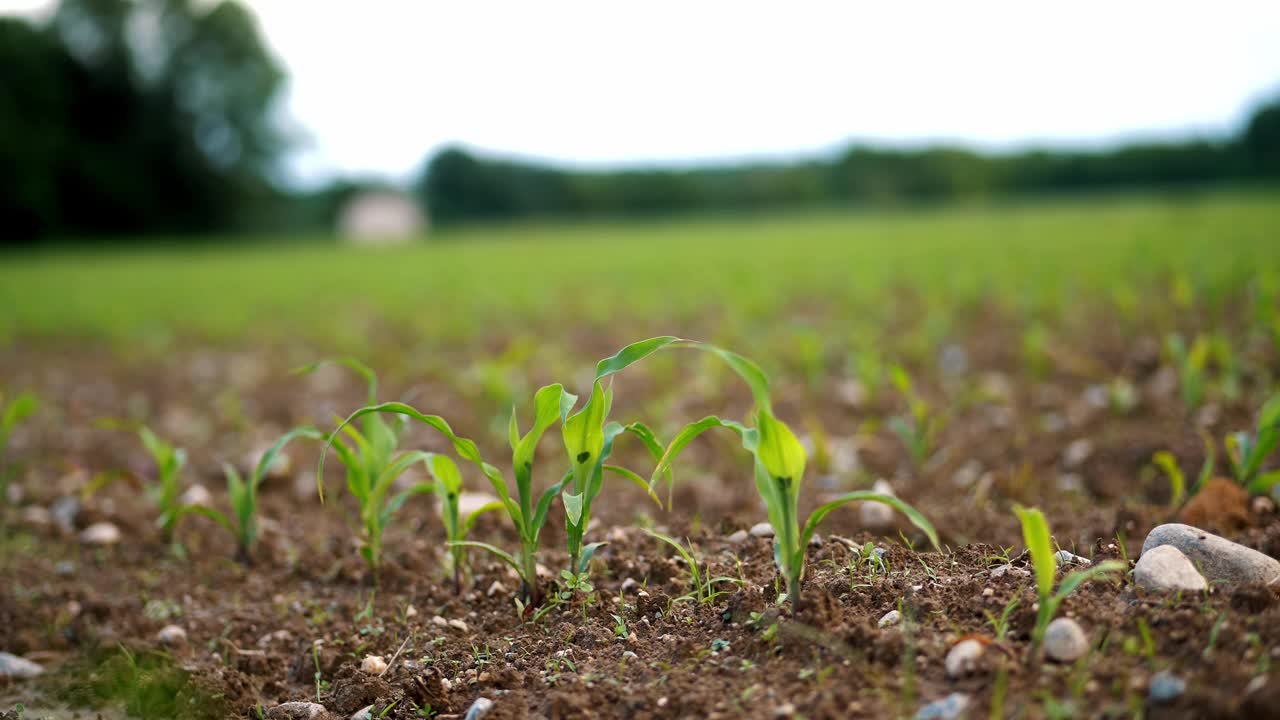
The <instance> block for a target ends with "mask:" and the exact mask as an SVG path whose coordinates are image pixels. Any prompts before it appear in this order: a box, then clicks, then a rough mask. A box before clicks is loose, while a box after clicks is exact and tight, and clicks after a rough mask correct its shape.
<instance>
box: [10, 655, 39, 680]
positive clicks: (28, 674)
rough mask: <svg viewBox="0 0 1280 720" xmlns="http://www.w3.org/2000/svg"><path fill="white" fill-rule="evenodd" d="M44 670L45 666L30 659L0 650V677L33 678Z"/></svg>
mask: <svg viewBox="0 0 1280 720" xmlns="http://www.w3.org/2000/svg"><path fill="white" fill-rule="evenodd" d="M43 672H44V668H42V667H40V666H39V665H38V664H36V663H33V662H31V661H30V660H28V659H26V658H23V657H18V656H17V655H11V654H9V653H7V652H0V678H18V679H23V678H33V677H35V676H37V675H39V674H41V673H43Z"/></svg>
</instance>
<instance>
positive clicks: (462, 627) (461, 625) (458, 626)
mask: <svg viewBox="0 0 1280 720" xmlns="http://www.w3.org/2000/svg"><path fill="white" fill-rule="evenodd" d="M449 627H451V628H453V629H454V630H458V631H461V632H467V631H468V628H467V624H466V623H465V622H463V621H461V620H458V619H457V618H454V619H453V620H450V621H449Z"/></svg>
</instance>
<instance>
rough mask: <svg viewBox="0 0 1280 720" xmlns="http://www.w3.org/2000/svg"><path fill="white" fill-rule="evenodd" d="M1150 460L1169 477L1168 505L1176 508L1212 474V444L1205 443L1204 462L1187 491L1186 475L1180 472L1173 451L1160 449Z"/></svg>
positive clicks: (1198, 489) (1180, 469) (1207, 480)
mask: <svg viewBox="0 0 1280 720" xmlns="http://www.w3.org/2000/svg"><path fill="white" fill-rule="evenodd" d="M1151 462H1152V463H1153V464H1154V465H1155V466H1156V467H1158V468H1160V470H1162V471H1163V472H1164V474H1165V477H1167V478H1169V507H1171V508H1178V507H1181V506H1182V503H1183V501H1184V500H1186V499H1187V498H1189V497H1191V496H1192V495H1195V494H1196V493H1197V492H1199V491H1200V488H1202V487H1204V484H1205V483H1207V482H1209V479H1210V478H1211V477H1212V476H1213V465H1214V453H1213V444H1212V443H1206V444H1205V458H1204V464H1203V465H1201V466H1200V474H1199V475H1198V476H1197V477H1196V482H1195V485H1193V486H1191V488H1190V491H1189V492H1188V489H1187V481H1186V477H1185V476H1184V475H1183V474H1182V468H1181V467H1179V466H1178V459H1177V458H1175V457H1174V456H1173V453H1171V452H1169V451H1168V450H1161V451H1160V452H1158V453H1156V454H1155V455H1153V456H1152V458H1151Z"/></svg>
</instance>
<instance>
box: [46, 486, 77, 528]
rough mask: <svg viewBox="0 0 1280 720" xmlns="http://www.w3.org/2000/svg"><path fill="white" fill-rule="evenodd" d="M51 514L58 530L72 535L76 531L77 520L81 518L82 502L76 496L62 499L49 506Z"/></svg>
mask: <svg viewBox="0 0 1280 720" xmlns="http://www.w3.org/2000/svg"><path fill="white" fill-rule="evenodd" d="M49 514H50V515H52V516H53V521H54V522H55V523H57V524H58V529H59V530H61V531H62V532H64V533H67V534H68V535H70V534H71V533H73V532H75V531H76V518H77V517H79V516H80V500H79V499H78V498H76V497H75V496H74V495H67V496H65V497H60V498H58V499H57V500H54V501H53V504H52V505H50V506H49Z"/></svg>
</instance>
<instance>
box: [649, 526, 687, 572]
mask: <svg viewBox="0 0 1280 720" xmlns="http://www.w3.org/2000/svg"><path fill="white" fill-rule="evenodd" d="M640 529H641V530H643V531H644V533H645V534H646V535H648V536H649V537H651V538H653V539H655V540H660V541H662V542H664V543H666V544H668V545H670V546H671V547H673V548H675V551H676V552H677V553H679V554H680V557H682V558H684V561H685V564H686V565H688V566H689V567H691V568H695V567H697V563H696V562H694V560H693V556H692V555H690V554H689V551H688V550H685V547H684V545H683V544H682V543H681V542H680V541H679V540H676V539H675V538H673V537H671V536H670V535H663V534H662V533H660V532H654V531H653V530H650V529H649V528H640Z"/></svg>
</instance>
